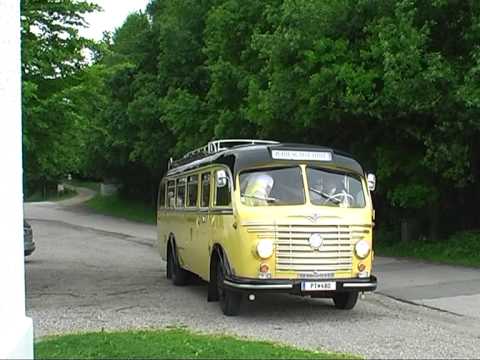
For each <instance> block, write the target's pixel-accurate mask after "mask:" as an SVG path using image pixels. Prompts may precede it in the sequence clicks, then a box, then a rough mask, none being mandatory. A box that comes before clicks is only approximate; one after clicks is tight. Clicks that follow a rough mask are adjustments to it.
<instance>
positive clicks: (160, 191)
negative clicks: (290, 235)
mask: <svg viewBox="0 0 480 360" xmlns="http://www.w3.org/2000/svg"><path fill="white" fill-rule="evenodd" d="M164 207H165V181H162V182H161V184H160V188H159V189H158V208H159V209H162V208H164Z"/></svg>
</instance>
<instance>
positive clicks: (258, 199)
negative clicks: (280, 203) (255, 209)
mask: <svg viewBox="0 0 480 360" xmlns="http://www.w3.org/2000/svg"><path fill="white" fill-rule="evenodd" d="M272 188H273V178H272V177H271V176H270V175H268V174H265V173H255V174H251V175H250V176H249V178H248V183H247V187H246V189H245V194H244V197H245V204H246V205H249V206H265V205H268V199H269V196H270V192H271V191H272Z"/></svg>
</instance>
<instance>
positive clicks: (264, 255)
mask: <svg viewBox="0 0 480 360" xmlns="http://www.w3.org/2000/svg"><path fill="white" fill-rule="evenodd" d="M257 255H258V256H259V257H260V258H261V259H264V260H266V259H269V258H271V257H272V255H273V241H271V240H267V239H262V240H260V241H259V242H258V243H257Z"/></svg>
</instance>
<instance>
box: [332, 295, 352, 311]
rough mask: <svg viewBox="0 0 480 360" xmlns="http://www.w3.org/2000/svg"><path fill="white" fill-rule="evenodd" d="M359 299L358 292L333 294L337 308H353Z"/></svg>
mask: <svg viewBox="0 0 480 360" xmlns="http://www.w3.org/2000/svg"><path fill="white" fill-rule="evenodd" d="M357 300H358V292H356V291H354V292H347V293H338V294H335V295H334V296H333V302H334V304H335V307H336V308H337V309H341V310H350V309H353V308H354V306H355V304H356V303H357Z"/></svg>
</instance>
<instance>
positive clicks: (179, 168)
mask: <svg viewBox="0 0 480 360" xmlns="http://www.w3.org/2000/svg"><path fill="white" fill-rule="evenodd" d="M188 160H189V159H185V160H184V161H183V162H181V163H179V164H178V165H176V166H174V167H173V168H171V169H169V171H168V172H167V176H173V175H178V174H181V173H184V172H186V171H190V170H194V169H197V168H200V167H203V166H207V165H210V164H223V165H226V166H228V167H229V168H230V170H231V172H232V174H233V176H236V175H237V174H238V173H239V172H241V171H243V170H246V169H252V168H256V167H264V166H269V165H271V166H273V167H275V166H290V165H294V164H298V163H305V164H308V165H311V166H315V167H325V168H331V169H337V170H344V171H347V172H352V173H356V174H358V175H364V172H363V169H362V167H361V166H360V164H359V163H358V162H357V161H356V160H355V159H354V158H353V157H352V156H351V155H350V154H348V153H346V152H343V151H339V150H336V149H332V148H329V147H324V146H318V145H306V144H295V143H276V142H268V143H263V144H241V145H236V146H233V147H230V148H227V149H222V150H221V151H218V152H215V153H211V154H205V156H200V157H198V156H197V157H196V158H195V157H194V158H192V159H191V160H190V161H188Z"/></svg>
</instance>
